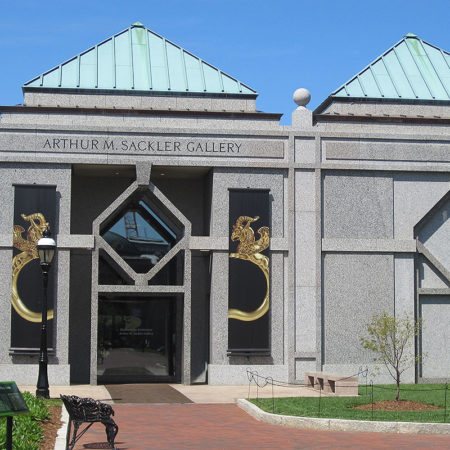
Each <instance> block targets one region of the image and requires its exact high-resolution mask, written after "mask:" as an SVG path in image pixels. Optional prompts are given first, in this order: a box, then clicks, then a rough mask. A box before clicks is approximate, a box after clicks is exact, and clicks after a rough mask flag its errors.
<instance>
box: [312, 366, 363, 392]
mask: <svg viewBox="0 0 450 450" xmlns="http://www.w3.org/2000/svg"><path fill="white" fill-rule="evenodd" d="M305 384H306V386H307V387H312V388H314V389H319V390H322V391H324V392H326V393H331V394H336V395H347V396H349V397H350V396H357V395H358V377H346V376H344V375H336V374H332V373H326V372H305Z"/></svg>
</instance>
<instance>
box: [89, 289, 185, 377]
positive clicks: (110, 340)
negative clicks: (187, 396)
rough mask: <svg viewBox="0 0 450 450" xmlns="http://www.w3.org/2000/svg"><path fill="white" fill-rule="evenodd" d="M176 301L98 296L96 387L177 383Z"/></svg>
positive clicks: (162, 298)
mask: <svg viewBox="0 0 450 450" xmlns="http://www.w3.org/2000/svg"><path fill="white" fill-rule="evenodd" d="M176 303H177V298H176V297H175V296H173V297H127V296H120V297H119V296H114V297H107V296H100V297H99V316H98V349H97V355H98V357H97V374H98V383H99V384H114V383H154V382H165V383H168V382H178V381H180V368H179V363H178V361H179V359H180V358H179V355H178V353H179V351H180V345H179V342H178V340H179V339H178V338H177V336H179V333H177V304H176Z"/></svg>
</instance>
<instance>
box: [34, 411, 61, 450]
mask: <svg viewBox="0 0 450 450" xmlns="http://www.w3.org/2000/svg"><path fill="white" fill-rule="evenodd" d="M47 408H48V409H49V411H50V420H49V421H48V422H45V423H43V424H42V428H43V432H44V439H43V440H42V442H41V445H40V447H39V449H40V450H53V449H54V448H55V441H56V436H57V434H58V430H59V429H60V428H61V426H62V422H61V406H47Z"/></svg>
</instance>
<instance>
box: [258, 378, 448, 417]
mask: <svg viewBox="0 0 450 450" xmlns="http://www.w3.org/2000/svg"><path fill="white" fill-rule="evenodd" d="M445 394H447V399H445ZM373 400H374V402H378V401H381V400H395V386H394V385H374V387H373ZM400 400H411V401H416V402H424V403H427V404H429V405H434V406H438V407H440V408H442V409H437V410H429V411H373V413H372V411H371V409H370V410H368V411H365V410H358V409H355V406H358V405H364V404H370V403H371V402H372V396H371V387H370V386H368V387H367V388H366V387H365V386H360V387H359V397H321V398H317V397H316V398H313V397H294V398H276V399H274V400H273V401H272V399H271V398H266V399H251V400H250V401H251V402H252V403H254V404H255V405H257V406H259V407H260V408H261V409H262V410H264V411H267V412H270V413H272V412H273V413H275V414H283V415H289V416H300V417H321V418H335V419H353V420H381V421H391V422H397V421H400V422H444V421H445V422H447V423H449V422H450V387H448V388H447V390H446V385H445V384H412V385H411V384H408V385H406V384H405V385H403V386H401V391H400ZM445 404H447V409H446V410H445Z"/></svg>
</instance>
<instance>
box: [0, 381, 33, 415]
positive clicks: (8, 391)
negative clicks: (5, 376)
mask: <svg viewBox="0 0 450 450" xmlns="http://www.w3.org/2000/svg"><path fill="white" fill-rule="evenodd" d="M29 412H30V411H29V409H28V406H27V404H26V403H25V400H24V398H23V397H22V394H21V393H20V391H19V389H18V388H17V385H16V383H15V382H14V381H3V382H0V416H15V415H17V414H27V413H29Z"/></svg>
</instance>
